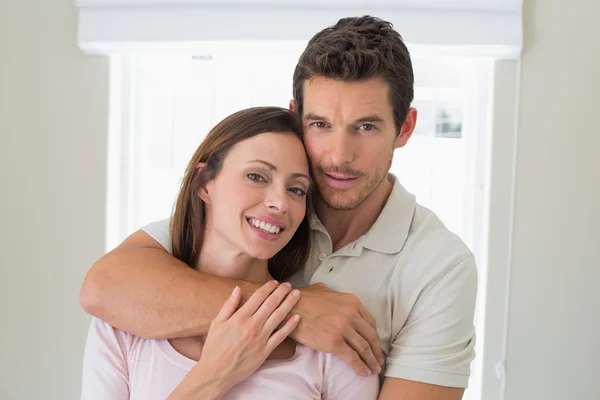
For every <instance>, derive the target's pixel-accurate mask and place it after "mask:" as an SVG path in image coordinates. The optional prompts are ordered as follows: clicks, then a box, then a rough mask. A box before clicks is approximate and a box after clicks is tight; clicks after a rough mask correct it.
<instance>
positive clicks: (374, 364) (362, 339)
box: [345, 320, 381, 374]
mask: <svg viewBox="0 0 600 400" xmlns="http://www.w3.org/2000/svg"><path fill="white" fill-rule="evenodd" d="M354 328H355V329H356V331H354V330H352V331H349V332H347V333H346V334H345V339H346V343H347V344H348V345H349V346H350V347H351V348H352V351H353V352H354V353H356V354H357V355H358V357H360V359H361V361H362V362H363V363H364V364H366V366H367V367H368V369H369V370H371V371H372V372H374V373H376V374H378V373H380V372H381V364H380V363H379V359H378V357H377V356H376V355H375V354H374V352H373V348H372V347H371V346H372V345H371V343H370V342H369V341H368V340H367V338H369V339H371V341H372V340H373V338H372V335H373V334H374V335H375V336H376V337H377V338H376V340H375V341H376V342H377V345H378V346H379V336H378V335H377V331H375V332H374V333H373V327H372V326H371V325H369V324H368V323H367V322H366V321H364V320H358V321H357V322H355V326H354ZM353 357H354V355H353ZM353 368H354V367H353Z"/></svg>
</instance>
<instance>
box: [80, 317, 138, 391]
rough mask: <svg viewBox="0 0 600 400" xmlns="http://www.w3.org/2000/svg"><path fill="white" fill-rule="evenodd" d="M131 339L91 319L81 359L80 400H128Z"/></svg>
mask: <svg viewBox="0 0 600 400" xmlns="http://www.w3.org/2000/svg"><path fill="white" fill-rule="evenodd" d="M130 345H131V335H129V334H126V333H124V332H120V331H117V330H115V329H114V328H113V327H112V326H110V325H108V324H107V323H105V322H104V321H100V320H99V319H97V318H92V322H91V323H90V329H89V331H88V337H87V340H86V343H85V352H84V356H83V379H82V385H81V400H104V399H114V400H129V371H128V369H127V354H126V353H127V351H128V349H129V347H130Z"/></svg>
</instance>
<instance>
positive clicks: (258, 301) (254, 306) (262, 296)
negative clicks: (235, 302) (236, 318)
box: [238, 281, 279, 317]
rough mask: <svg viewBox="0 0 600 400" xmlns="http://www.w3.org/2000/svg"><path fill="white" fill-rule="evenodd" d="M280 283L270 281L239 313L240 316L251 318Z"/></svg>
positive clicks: (255, 293)
mask: <svg viewBox="0 0 600 400" xmlns="http://www.w3.org/2000/svg"><path fill="white" fill-rule="evenodd" d="M278 285H279V283H278V282H277V281H270V282H267V283H265V284H264V285H262V286H261V287H260V288H259V289H258V290H257V291H256V292H254V294H253V295H252V296H250V298H249V299H248V301H247V302H246V304H244V305H243V306H242V307H241V308H240V309H239V311H238V314H240V315H242V316H244V317H251V316H252V315H254V313H256V311H257V310H258V309H259V308H260V306H261V305H262V303H263V302H264V301H265V300H266V299H267V297H269V295H270V294H271V293H273V291H274V290H275V289H277V286H278Z"/></svg>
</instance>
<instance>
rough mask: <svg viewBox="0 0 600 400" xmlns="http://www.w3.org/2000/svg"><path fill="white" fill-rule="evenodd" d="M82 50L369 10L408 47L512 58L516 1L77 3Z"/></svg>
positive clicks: (269, 33)
mask: <svg viewBox="0 0 600 400" xmlns="http://www.w3.org/2000/svg"><path fill="white" fill-rule="evenodd" d="M76 4H77V7H78V10H79V30H78V42H79V46H80V48H81V49H82V50H83V51H84V52H86V53H101V54H107V53H115V52H126V51H138V50H145V49H151V50H153V51H156V50H179V49H184V48H193V47H194V45H195V44H196V43H199V42H205V41H226V40H254V41H256V40H308V39H310V37H312V35H314V34H315V33H316V32H318V31H319V30H321V29H323V28H324V27H326V26H329V25H332V24H334V23H335V22H337V20H338V19H339V18H342V17H347V16H359V15H364V14H370V15H374V16H378V17H381V18H383V19H386V20H388V21H390V22H392V23H393V24H394V27H395V28H396V30H398V31H399V32H400V33H401V35H402V36H403V38H404V40H405V41H406V42H407V43H408V44H409V45H416V46H425V47H427V46H429V47H436V48H440V47H441V48H452V49H454V50H457V49H458V50H459V51H466V52H468V53H477V54H481V53H483V54H491V55H497V56H500V57H509V58H512V57H514V56H515V55H517V56H518V54H519V53H520V50H521V46H522V0H295V1H286V0H220V1H219V0H76Z"/></svg>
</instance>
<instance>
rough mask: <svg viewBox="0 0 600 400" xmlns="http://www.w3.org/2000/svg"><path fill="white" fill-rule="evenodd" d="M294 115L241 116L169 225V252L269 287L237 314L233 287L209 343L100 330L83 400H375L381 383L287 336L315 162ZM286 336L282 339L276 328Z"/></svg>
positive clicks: (211, 146) (219, 138) (92, 344)
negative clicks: (291, 283)
mask: <svg viewBox="0 0 600 400" xmlns="http://www.w3.org/2000/svg"><path fill="white" fill-rule="evenodd" d="M300 129H301V128H300V124H299V121H298V119H297V117H296V115H295V114H293V113H292V112H290V111H288V110H285V109H281V108H276V107H258V108H252V109H248V110H244V111H240V112H238V113H235V114H233V115H231V116H229V117H228V118H226V119H225V120H223V121H222V122H221V123H219V124H218V125H217V126H216V127H215V128H214V129H213V130H212V131H211V132H210V133H209V134H208V136H207V137H206V139H205V140H204V142H203V143H202V144H201V145H200V147H199V148H198V150H197V151H196V153H195V154H194V156H193V157H192V160H191V161H190V164H189V165H188V168H187V170H186V173H185V175H184V178H183V182H182V188H181V191H180V193H179V196H178V198H177V202H176V206H175V212H174V214H173V217H172V219H171V227H170V230H171V237H172V243H171V244H172V252H173V254H174V255H175V256H176V257H177V258H179V259H180V260H182V261H184V262H185V263H187V264H188V265H189V266H190V267H192V268H196V269H198V270H200V271H202V272H206V273H210V274H214V275H219V276H223V277H230V278H235V279H241V280H247V281H253V282H259V283H265V284H264V286H262V287H261V289H259V290H258V291H257V292H256V293H255V294H254V295H253V296H252V297H250V299H249V300H248V301H247V302H246V303H245V304H244V305H243V306H241V307H239V309H238V305H239V303H240V290H239V289H238V288H236V290H234V292H233V293H232V295H231V297H230V299H229V300H227V302H226V303H225V304H224V305H223V307H222V309H221V311H220V313H219V315H218V316H217V317H216V318H215V320H214V321H213V323H212V324H211V328H210V330H209V333H208V335H207V336H206V337H196V338H182V339H174V340H150V339H143V338H140V337H136V336H133V335H130V334H128V333H126V332H123V331H120V330H118V329H115V328H113V327H111V326H109V325H108V324H106V323H105V322H103V321H101V320H98V319H93V321H92V325H91V327H90V331H89V335H88V341H87V344H86V350H85V357H84V371H83V390H82V398H83V399H103V400H104V399H144V400H147V399H165V398H170V399H204V400H206V399H208V400H212V399H242V398H243V399H361V400H363V399H365V400H368V399H375V398H376V397H377V392H378V390H379V381H378V379H377V376H369V377H361V376H358V375H357V374H355V373H354V371H353V370H352V369H351V368H350V367H349V366H347V365H346V364H345V363H344V362H343V361H341V360H340V359H338V358H336V357H334V356H331V355H329V354H325V353H320V352H317V351H314V350H312V349H309V348H307V347H304V346H302V345H299V344H296V343H295V342H293V341H292V340H291V339H289V338H287V336H288V335H289V334H290V333H291V332H292V331H293V330H294V328H295V327H296V326H297V324H298V321H299V318H298V316H292V317H291V318H289V319H288V320H287V322H285V323H284V320H285V318H286V317H287V315H288V313H289V312H290V311H291V309H292V308H293V306H294V305H295V304H296V302H297V301H298V299H299V292H298V291H297V290H292V289H291V287H290V286H289V284H287V283H283V284H279V283H278V282H277V281H275V280H274V278H276V279H277V280H278V281H284V280H285V279H287V278H288V277H290V276H291V275H292V274H293V273H295V272H296V271H297V270H298V269H299V268H301V267H302V265H303V264H304V262H305V260H306V257H307V256H308V252H309V248H310V237H309V235H310V229H309V226H308V217H307V204H308V202H307V197H308V196H307V193H308V191H309V188H310V180H309V172H308V161H307V158H306V153H305V151H304V147H303V145H302V142H301V131H300ZM281 325H283V326H282V327H281V329H279V330H277V327H278V326H281Z"/></svg>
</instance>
